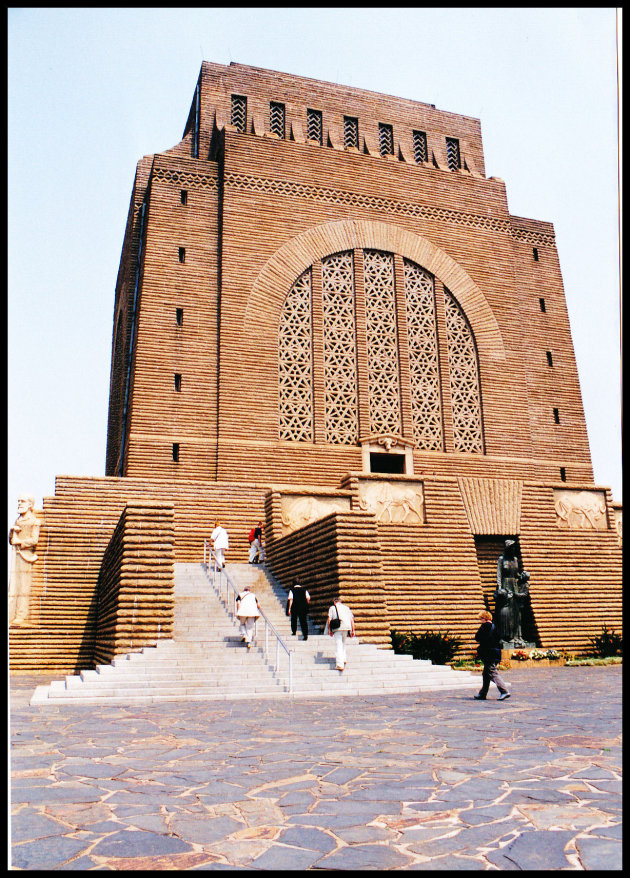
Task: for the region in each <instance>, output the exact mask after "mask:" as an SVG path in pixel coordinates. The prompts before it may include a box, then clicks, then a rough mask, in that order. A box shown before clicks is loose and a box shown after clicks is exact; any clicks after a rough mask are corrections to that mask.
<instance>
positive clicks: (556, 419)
mask: <svg viewBox="0 0 630 878" xmlns="http://www.w3.org/2000/svg"><path fill="white" fill-rule="evenodd" d="M553 422H554V424H559V423H560V412H559V411H558V409H556V408H554V410H553Z"/></svg>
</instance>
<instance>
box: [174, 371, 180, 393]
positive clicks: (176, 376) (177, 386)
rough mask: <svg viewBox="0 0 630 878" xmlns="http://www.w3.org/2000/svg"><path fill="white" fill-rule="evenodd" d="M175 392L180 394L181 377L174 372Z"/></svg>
mask: <svg viewBox="0 0 630 878" xmlns="http://www.w3.org/2000/svg"><path fill="white" fill-rule="evenodd" d="M174 378H175V390H176V391H177V392H178V393H180V392H181V389H182V376H181V375H180V373H179V372H175V376H174Z"/></svg>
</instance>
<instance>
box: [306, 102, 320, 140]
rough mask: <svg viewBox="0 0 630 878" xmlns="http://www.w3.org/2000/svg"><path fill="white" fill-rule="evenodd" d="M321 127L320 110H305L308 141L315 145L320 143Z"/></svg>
mask: <svg viewBox="0 0 630 878" xmlns="http://www.w3.org/2000/svg"><path fill="white" fill-rule="evenodd" d="M322 135H323V125H322V113H321V110H307V111H306V136H307V137H308V139H309V140H314V141H315V142H316V143H320V144H321V143H322V140H323V136H322Z"/></svg>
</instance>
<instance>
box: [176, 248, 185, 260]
mask: <svg viewBox="0 0 630 878" xmlns="http://www.w3.org/2000/svg"><path fill="white" fill-rule="evenodd" d="M178 253H179V261H180V262H186V248H185V247H180V248H179V250H178Z"/></svg>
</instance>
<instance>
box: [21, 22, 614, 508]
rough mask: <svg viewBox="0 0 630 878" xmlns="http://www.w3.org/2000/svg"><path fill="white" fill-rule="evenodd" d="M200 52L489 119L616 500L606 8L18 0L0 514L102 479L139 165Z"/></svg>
mask: <svg viewBox="0 0 630 878" xmlns="http://www.w3.org/2000/svg"><path fill="white" fill-rule="evenodd" d="M202 59H205V60H208V61H215V62H218V63H221V64H227V63H229V62H230V61H238V62H241V63H243V64H250V65H254V66H259V67H266V68H270V69H273V70H279V71H283V72H289V73H295V74H298V75H301V76H309V77H314V78H317V79H322V80H326V81H330V82H337V83H341V84H344V85H350V86H357V87H360V88H365V89H370V90H373V91H377V92H382V93H387V94H392V95H396V96H399V97H405V98H411V99H414V100H419V101H425V102H428V103H433V104H436V106H437V107H438V108H440V109H443V110H448V111H452V112H458V113H462V114H464V115H468V116H474V117H476V118H479V119H480V120H481V125H482V133H483V138H484V146H485V157H486V173H487V175H488V176H497V177H502V178H503V179H504V180H505V181H506V185H507V193H508V203H509V208H510V211H511V213H513V214H516V215H518V216H524V217H532V218H534V219H539V220H546V221H549V222H552V223H554V225H555V230H556V239H557V245H558V251H559V255H560V265H561V268H562V272H563V278H564V285H565V292H566V298H567V305H568V309H569V316H570V320H571V328H572V334H573V341H574V345H575V351H576V357H577V362H578V370H579V375H580V381H581V387H582V395H583V401H584V407H585V411H586V420H587V425H588V433H589V439H590V444H591V452H592V456H593V463H594V469H595V480H596V482H597V483H598V484H601V485H607V486H611V487H612V489H613V494H614V497H615V499H617V500H621V427H620V421H621V392H620V329H619V228H618V223H619V204H618V170H619V169H618V134H617V131H618V128H617V50H616V11H615V9H614V8H612V7H610V8H603V9H594V8H591V9H582V8H576V9H570V8H569V9H465V8H461V9H449V8H446V9H422V8H415V9H414V8H412V9H407V8H403V9H400V10H398V9H396V8H386V9H384V8H378V9H375V10H373V9H365V10H363V11H361V10H360V9H357V8H351V9H345V8H322V9H317V8H306V9H302V8H288V9H284V8H266V9H265V8H229V9H221V8H216V9H208V8H204V9H181V10H179V9H177V10H175V9H157V8H156V9H124V8H123V9H105V8H99V9H73V8H58V9H49V8H46V9H34V8H13V9H9V10H8V196H9V198H8V223H9V226H8V289H9V298H8V326H9V332H8V379H9V380H8V488H9V490H8V523H9V524H11V523H12V522H13V521H14V520H15V515H16V505H17V496H18V494H19V493H20V492H23V491H26V492H30V493H32V494H34V495H35V498H36V505H37V506H41V503H42V498H43V497H44V496H50V495H52V494H53V493H54V479H55V476H56V475H59V474H69V475H103V474H104V469H105V442H106V429H107V403H108V392H109V369H110V354H111V334H112V318H113V304H114V288H115V283H116V274H117V270H118V264H119V260H120V252H121V247H122V241H123V234H124V229H125V222H126V218H127V210H128V206H129V198H130V195H131V187H132V183H133V178H134V172H135V167H136V162H137V161H138V160H139V159H140V158H141V157H142V156H143V155H147V154H150V153H155V152H160V151H163V150H165V149H168V148H170V147H172V146H174V145H175V144H176V143H177V142H179V140H180V139H181V136H182V133H183V129H184V124H185V122H186V119H187V116H188V110H189V107H190V103H191V100H192V96H193V91H194V88H195V84H196V81H197V76H198V73H199V68H200V65H201V61H202ZM508 420H509V419H508V412H507V411H506V429H510V427H509V426H508ZM511 428H513V429H518V424H514V425H512V427H511Z"/></svg>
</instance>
